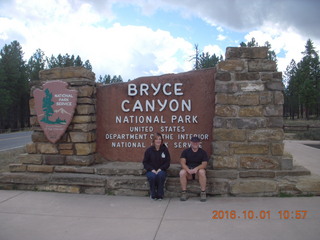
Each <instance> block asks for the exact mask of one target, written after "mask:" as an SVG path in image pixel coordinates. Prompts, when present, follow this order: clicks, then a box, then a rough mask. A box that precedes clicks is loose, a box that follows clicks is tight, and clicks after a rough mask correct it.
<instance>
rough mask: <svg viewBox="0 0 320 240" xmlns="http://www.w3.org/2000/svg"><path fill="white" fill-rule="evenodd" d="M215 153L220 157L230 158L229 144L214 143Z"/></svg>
mask: <svg viewBox="0 0 320 240" xmlns="http://www.w3.org/2000/svg"><path fill="white" fill-rule="evenodd" d="M212 148H213V153H214V154H215V155H220V156H228V155H230V152H229V142H213V143H212Z"/></svg>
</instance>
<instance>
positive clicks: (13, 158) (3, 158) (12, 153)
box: [0, 148, 24, 173]
mask: <svg viewBox="0 0 320 240" xmlns="http://www.w3.org/2000/svg"><path fill="white" fill-rule="evenodd" d="M23 152H24V148H17V149H13V150H8V151H2V152H0V173H1V172H9V165H10V164H12V163H19V160H18V156H19V154H21V153H23Z"/></svg>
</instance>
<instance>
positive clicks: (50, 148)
mask: <svg viewBox="0 0 320 240" xmlns="http://www.w3.org/2000/svg"><path fill="white" fill-rule="evenodd" d="M37 152H38V153H41V154H58V153H59V151H58V148H57V145H56V144H52V143H38V144H37Z"/></svg>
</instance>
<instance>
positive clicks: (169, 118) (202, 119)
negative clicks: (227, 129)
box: [97, 69, 215, 163]
mask: <svg viewBox="0 0 320 240" xmlns="http://www.w3.org/2000/svg"><path fill="white" fill-rule="evenodd" d="M214 73H215V70H214V69H206V70H199V71H192V72H187V73H181V74H168V75H163V76H159V77H142V78H138V79H135V80H133V81H130V82H126V83H119V84H110V85H106V86H104V87H100V88H98V90H97V138H98V139H97V151H98V152H99V153H100V154H101V155H102V156H103V157H104V158H105V159H107V160H111V161H135V162H140V161H142V159H143V154H144V151H145V149H146V148H147V147H149V146H150V144H151V141H152V137H153V133H155V132H159V133H161V134H162V135H163V137H164V142H165V143H166V145H167V146H168V148H169V151H170V155H171V158H172V162H173V163H177V162H179V157H180V154H181V152H182V150H183V149H185V148H187V147H189V144H190V139H191V137H192V136H195V135H196V136H198V137H200V139H202V147H203V148H204V149H205V150H206V151H207V152H208V154H209V155H210V154H211V153H212V150H211V148H212V147H211V142H212V129H213V115H214V107H213V106H214Z"/></svg>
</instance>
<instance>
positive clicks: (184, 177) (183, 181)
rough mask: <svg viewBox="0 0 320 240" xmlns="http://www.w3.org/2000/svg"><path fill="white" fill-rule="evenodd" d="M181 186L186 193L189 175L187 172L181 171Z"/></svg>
mask: <svg viewBox="0 0 320 240" xmlns="http://www.w3.org/2000/svg"><path fill="white" fill-rule="evenodd" d="M179 175H180V185H181V190H182V191H186V190H187V183H188V178H187V176H188V173H187V171H186V170H184V169H181V171H180V174H179Z"/></svg>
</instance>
